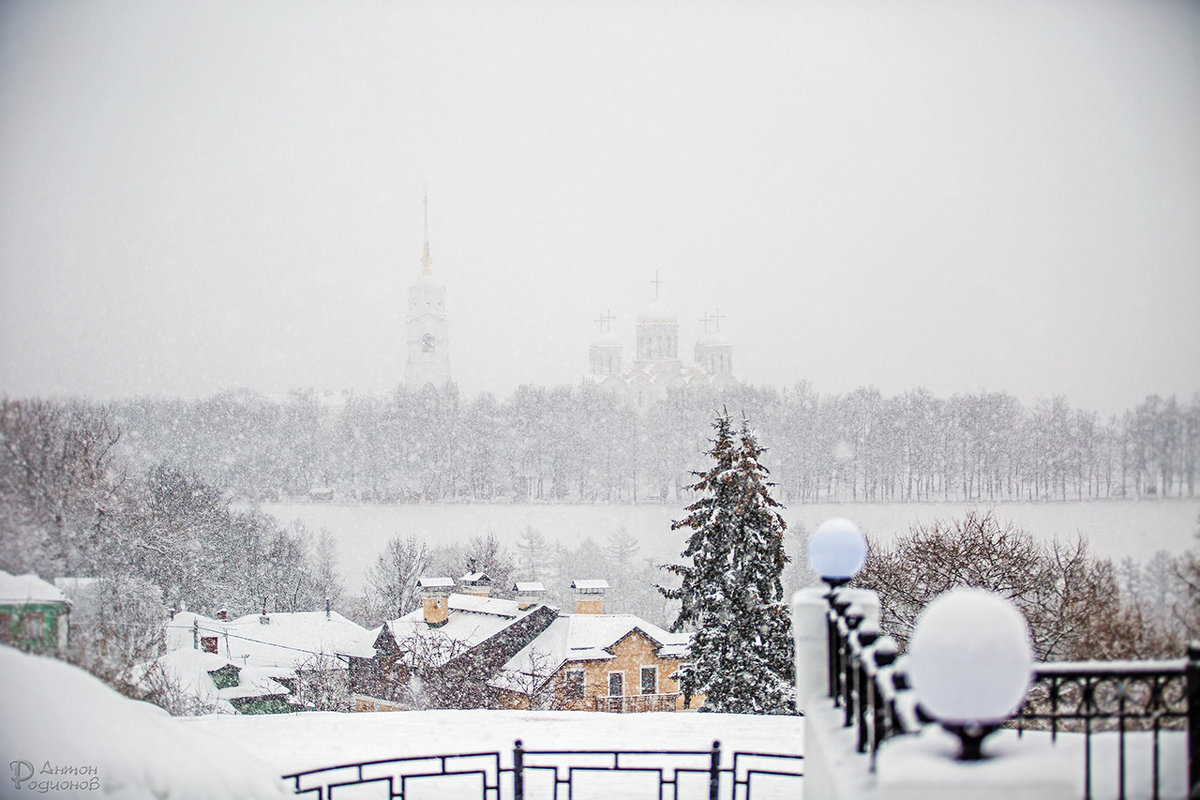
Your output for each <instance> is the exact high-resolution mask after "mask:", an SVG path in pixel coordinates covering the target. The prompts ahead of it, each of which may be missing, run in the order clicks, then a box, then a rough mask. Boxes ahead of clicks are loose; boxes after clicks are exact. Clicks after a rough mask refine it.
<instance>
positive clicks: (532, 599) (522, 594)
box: [513, 581, 546, 611]
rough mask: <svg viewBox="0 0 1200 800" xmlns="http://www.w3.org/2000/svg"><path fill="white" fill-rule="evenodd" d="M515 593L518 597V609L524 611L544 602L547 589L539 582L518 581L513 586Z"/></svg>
mask: <svg viewBox="0 0 1200 800" xmlns="http://www.w3.org/2000/svg"><path fill="white" fill-rule="evenodd" d="M513 591H514V592H515V593H516V595H517V608H519V609H520V610H521V611H524V610H525V609H527V608H529V607H530V606H535V605H537V604H538V603H540V602H542V597H543V596H544V595H545V594H546V587H545V586H543V585H542V584H541V583H539V582H537V581H517V582H516V583H514V584H513Z"/></svg>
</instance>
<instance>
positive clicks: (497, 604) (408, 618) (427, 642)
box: [373, 594, 543, 661]
mask: <svg viewBox="0 0 1200 800" xmlns="http://www.w3.org/2000/svg"><path fill="white" fill-rule="evenodd" d="M447 605H448V606H449V609H450V611H449V614H448V615H447V616H446V621H445V622H444V623H443V624H441V625H438V626H431V625H429V624H428V623H426V622H425V614H424V610H423V609H420V608H418V609H417V610H415V611H412V612H410V613H408V614H405V615H404V616H403V617H400V618H399V619H394V620H392V621H390V622H387V623H385V625H386V627H387V629H388V631H389V633H391V635H392V637H393V638H394V639H395V640H396V642H397V644H399V645H400V646H401V649H402V650H411V649H412V648H411V646H410V647H406V646H405V643H409V642H413V641H414V639H415V640H416V641H417V642H420V643H421V644H422V645H424V646H426V650H425V652H424V654H423V655H425V656H426V657H427V658H432V659H433V660H435V661H437V660H442V661H444V660H446V659H449V658H452V657H453V656H455V655H458V654H459V653H461V652H464V651H466V650H469V649H470V648H472V647H475V646H476V645H479V644H481V643H483V642H486V641H488V640H489V639H492V638H493V637H496V636H497V635H498V634H500V633H501V632H502V631H504V630H505V629H507V628H508V627H509V626H511V625H513V624H514V623H515V622H517V621H519V620H522V619H524V618H526V617H528V616H529V615H530V614H533V613H534V612H535V611H536V610H537V609H539V608H543V606H542V605H540V604H539V605H536V606H533V607H531V608H528V609H525V610H524V611H522V610H521V608H520V607H519V606H518V605H517V603H516V601H514V600H502V599H500V598H497V597H477V596H474V595H468V594H452V595H450V597H449V601H448V603H447ZM380 632H381V628H376V629H375V631H374V632H373V635H374V636H376V637H378V635H379V633H380Z"/></svg>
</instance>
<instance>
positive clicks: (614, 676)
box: [608, 672, 625, 697]
mask: <svg viewBox="0 0 1200 800" xmlns="http://www.w3.org/2000/svg"><path fill="white" fill-rule="evenodd" d="M623 694H625V673H624V672H610V673H608V696H609V697H620V696H621V695H623Z"/></svg>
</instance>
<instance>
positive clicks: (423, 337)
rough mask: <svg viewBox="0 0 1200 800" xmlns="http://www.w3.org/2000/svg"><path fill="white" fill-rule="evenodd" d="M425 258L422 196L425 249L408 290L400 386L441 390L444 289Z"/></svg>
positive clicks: (445, 344) (446, 367) (445, 365)
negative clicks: (418, 272) (404, 357)
mask: <svg viewBox="0 0 1200 800" xmlns="http://www.w3.org/2000/svg"><path fill="white" fill-rule="evenodd" d="M432 266H433V259H432V258H430V257H429V192H428V191H426V193H425V249H424V250H423V252H422V255H421V274H420V276H419V277H418V278H417V282H416V283H414V284H413V285H412V286H410V287H408V319H407V328H408V338H407V341H406V346H407V351H408V357H407V360H406V361H405V365H404V383H405V385H406V386H408V387H409V388H411V389H421V388H422V387H424V386H426V385H432V386H433V388H435V389H441V388H442V387H443V386H445V385H446V384H447V383H449V382H450V337H449V330H448V325H447V323H446V287H445V286H443V285H442V284H440V283H438V281H436V280H435V279H434V277H433V270H432V269H431V267H432Z"/></svg>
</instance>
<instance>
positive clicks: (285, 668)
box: [167, 611, 375, 675]
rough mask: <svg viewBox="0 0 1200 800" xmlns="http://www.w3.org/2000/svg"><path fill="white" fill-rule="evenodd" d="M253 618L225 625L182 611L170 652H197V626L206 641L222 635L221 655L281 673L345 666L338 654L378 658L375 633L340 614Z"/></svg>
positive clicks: (171, 632) (170, 632)
mask: <svg viewBox="0 0 1200 800" xmlns="http://www.w3.org/2000/svg"><path fill="white" fill-rule="evenodd" d="M263 619H264V616H263V615H259V614H248V615H246V616H244V617H238V618H237V619H233V620H228V621H221V620H216V619H212V618H211V617H205V616H203V615H200V614H194V613H191V612H188V611H182V612H180V613H178V614H176V615H175V617H174V618H173V619H172V620H171V622H170V624H169V625H168V626H167V649H168V650H182V649H194V643H193V625H195V627H196V628H197V629H198V632H199V635H200V636H201V637H205V636H216V637H217V651H218V653H219V654H220V655H221V656H223V657H225V658H227V659H229V661H230V662H232V663H233V664H234V665H236V666H241V667H251V666H253V667H269V668H271V669H273V670H275V674H276V675H282V674H284V673H290V672H292V671H293V670H295V669H296V668H298V667H304V666H306V665H308V664H313V665H314V666H315V665H316V664H317V662H319V663H320V664H321V665H322V666H324V667H326V668H329V667H342V666H345V662H343V661H341V660H340V659H338V658H336V656H339V655H341V656H362V657H366V658H369V657H370V656H372V655H374V653H375V650H374V647H373V643H374V637H373V636H372V634H371V632H370V631H368V630H367V629H366V628H363V627H362V626H360V625H356V624H355V623H353V622H351V621H350V620H348V619H346V618H345V617H343V616H342V615H341V614H339V613H337V612H336V611H334V612H330V613H329V614H328V616H327V615H326V613H325V612H324V611H299V612H291V613H283V612H280V613H274V614H267V615H265V619H266V620H267V621H266V623H264V622H263V621H262V620H263Z"/></svg>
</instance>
